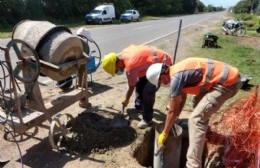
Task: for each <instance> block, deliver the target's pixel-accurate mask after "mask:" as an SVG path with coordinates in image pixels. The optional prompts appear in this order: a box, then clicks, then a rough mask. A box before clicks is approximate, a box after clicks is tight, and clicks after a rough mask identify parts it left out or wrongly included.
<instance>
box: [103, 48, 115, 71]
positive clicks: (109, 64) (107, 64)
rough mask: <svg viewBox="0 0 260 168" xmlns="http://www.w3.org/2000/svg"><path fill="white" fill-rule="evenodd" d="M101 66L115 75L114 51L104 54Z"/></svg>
mask: <svg viewBox="0 0 260 168" xmlns="http://www.w3.org/2000/svg"><path fill="white" fill-rule="evenodd" d="M101 64H102V67H103V69H104V70H105V71H106V72H107V73H109V74H111V75H112V76H115V73H116V53H114V52H112V53H109V54H107V55H105V56H104V58H103V60H102V63H101Z"/></svg>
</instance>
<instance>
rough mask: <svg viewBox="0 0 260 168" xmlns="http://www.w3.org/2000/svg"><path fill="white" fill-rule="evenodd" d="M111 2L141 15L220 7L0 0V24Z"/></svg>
mask: <svg viewBox="0 0 260 168" xmlns="http://www.w3.org/2000/svg"><path fill="white" fill-rule="evenodd" d="M102 3H113V4H114V6H115V9H116V17H117V18H118V17H119V15H120V14H121V13H122V12H123V11H124V10H126V9H130V8H133V9H137V10H138V11H139V12H140V13H141V15H142V16H144V15H151V16H166V15H176V14H193V13H198V12H211V11H221V10H224V8H223V7H215V6H212V5H208V6H205V5H204V4H203V3H202V2H201V1H200V0H0V28H5V27H10V26H13V25H15V24H16V23H17V22H19V21H21V20H24V19H31V20H49V21H69V20H82V21H83V20H84V16H85V14H86V13H89V12H90V11H91V10H93V9H94V7H95V6H97V5H99V4H102Z"/></svg>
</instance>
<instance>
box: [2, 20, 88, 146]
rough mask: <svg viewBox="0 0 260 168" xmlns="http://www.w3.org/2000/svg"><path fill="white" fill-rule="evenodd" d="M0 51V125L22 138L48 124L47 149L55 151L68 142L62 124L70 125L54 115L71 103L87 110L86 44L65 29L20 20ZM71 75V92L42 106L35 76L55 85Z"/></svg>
mask: <svg viewBox="0 0 260 168" xmlns="http://www.w3.org/2000/svg"><path fill="white" fill-rule="evenodd" d="M0 52H4V53H5V61H1V64H0V65H1V67H2V72H1V74H2V75H3V77H2V78H1V90H0V94H1V95H3V96H1V97H0V99H1V103H0V121H4V122H1V123H4V124H8V125H9V126H10V127H11V128H12V129H13V130H15V132H16V133H17V134H23V133H25V132H26V131H27V130H28V129H30V128H32V127H35V126H37V125H39V124H40V123H42V122H44V121H45V120H48V121H49V122H50V130H49V141H50V144H51V146H52V147H53V149H56V150H59V149H60V143H61V140H62V138H68V136H67V135H68V133H69V128H70V127H69V126H68V124H69V125H70V126H72V125H73V123H74V122H73V121H74V119H73V116H72V115H71V114H68V113H63V114H61V113H59V112H61V111H62V110H64V109H65V108H66V107H68V106H71V105H72V104H74V103H76V102H77V101H79V105H80V106H81V107H84V108H88V107H90V106H91V104H90V103H89V101H88V97H89V95H90V92H89V91H88V85H87V69H86V65H87V64H88V63H89V60H90V58H89V56H88V53H89V46H88V43H86V40H85V39H84V37H82V36H77V35H73V34H72V32H71V31H70V30H69V29H68V28H67V27H65V26H57V25H55V24H53V23H50V22H48V21H32V20H24V21H21V22H19V23H18V24H17V25H16V26H15V28H14V30H13V34H12V39H11V41H10V42H9V43H8V44H7V46H6V47H3V46H0ZM14 60H17V61H15V63H13V61H14ZM72 74H77V75H76V78H77V80H76V82H75V84H74V87H73V88H74V89H73V90H72V91H71V92H68V93H66V94H65V93H64V94H63V95H62V97H63V99H62V101H60V100H61V99H60V97H59V95H57V96H56V95H55V96H54V97H53V99H54V100H51V103H50V102H44V101H43V100H44V98H43V94H42V92H41V87H40V84H39V83H40V82H39V81H38V78H39V76H45V77H48V78H50V79H52V80H54V81H61V80H64V79H66V78H68V77H69V76H71V75H72ZM7 86H10V87H7ZM21 86H23V88H22V87H21ZM53 102H55V103H53ZM61 137H62V138H61Z"/></svg>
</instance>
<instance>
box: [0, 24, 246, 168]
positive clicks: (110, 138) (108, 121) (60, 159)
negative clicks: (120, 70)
mask: <svg viewBox="0 0 260 168" xmlns="http://www.w3.org/2000/svg"><path fill="white" fill-rule="evenodd" d="M221 22H222V20H210V21H206V22H203V23H201V24H199V25H194V26H192V27H189V28H186V29H185V30H183V31H182V34H181V37H180V42H179V47H178V52H177V58H176V62H178V61H180V60H182V59H184V58H186V57H190V56H192V53H189V50H188V48H189V47H191V46H194V44H195V42H196V41H197V40H198V39H202V37H203V35H204V34H206V33H208V32H211V31H214V29H215V28H214V27H215V26H213V25H216V27H218V26H219V25H221V24H220V23H221ZM176 38H177V35H176V34H173V35H169V36H168V37H165V38H162V39H160V40H157V41H155V42H153V43H151V45H154V46H157V47H159V48H161V49H163V50H165V51H167V52H168V53H170V54H171V55H173V54H174V50H175V44H176ZM241 43H242V42H241ZM249 43H251V42H250V41H249ZM93 81H94V82H93V83H91V84H90V89H91V91H92V93H93V94H92V96H91V97H90V99H89V101H90V103H92V107H91V108H89V109H87V110H86V109H83V108H81V107H79V106H78V103H75V104H74V105H72V106H70V107H68V108H66V110H64V111H63V112H62V113H70V114H72V115H73V116H74V117H75V120H76V127H75V129H74V130H73V135H72V138H71V139H70V140H69V141H67V142H66V143H63V144H62V145H63V146H65V147H66V150H63V151H61V152H57V151H53V150H52V149H51V147H50V144H49V141H48V130H49V125H50V124H49V123H48V122H44V123H43V124H42V125H39V127H36V128H33V129H31V130H29V131H28V132H27V133H26V134H25V135H23V136H17V137H16V140H17V141H18V144H19V148H20V151H21V154H19V150H18V147H17V145H16V143H14V142H11V141H13V138H12V136H11V135H10V134H5V133H4V128H3V127H2V126H0V138H1V139H0V160H10V162H9V163H8V164H7V165H5V166H4V167H5V168H13V167H22V165H23V166H24V167H37V168H47V167H55V168H56V167H65V168H72V167H73V168H74V167H82V168H83V167H91V168H99V167H102V168H103V167H106V168H115V167H121V168H124V167H127V168H139V167H149V166H150V167H151V166H152V152H153V151H152V148H149V147H151V146H152V145H153V143H154V142H153V136H154V133H153V132H154V129H153V128H149V129H145V130H140V129H138V128H137V124H138V122H139V121H140V120H141V114H139V113H137V112H136V111H135V110H134V108H133V107H134V104H133V100H134V95H133V96H132V98H131V101H130V104H129V105H128V108H127V109H126V112H125V114H124V117H122V116H120V115H119V113H120V112H121V110H122V109H121V101H122V100H123V99H124V94H125V90H126V88H127V81H126V78H125V76H124V75H121V76H117V77H115V78H112V77H110V76H108V75H107V74H106V73H104V71H103V69H102V68H99V70H98V71H97V72H95V73H94V74H93ZM43 90H44V92H43V95H44V99H45V101H46V102H47V101H50V99H51V98H52V97H53V96H54V95H59V94H61V95H62V94H64V93H63V92H61V91H60V90H59V89H58V88H55V83H54V82H51V83H49V84H48V86H43ZM166 105H167V89H166V88H162V89H160V91H159V92H158V93H157V98H156V104H155V107H154V109H155V110H154V111H155V114H154V125H156V123H160V122H163V121H164V119H165V112H166V110H165V107H166ZM189 109H190V108H189V105H187V107H185V109H184V112H183V113H182V115H181V118H187V117H188V116H189ZM117 121H121V122H120V123H121V124H122V123H123V125H124V124H126V126H124V127H119V128H118V127H117V125H116V124H117ZM127 124H129V125H127ZM0 167H1V166H0Z"/></svg>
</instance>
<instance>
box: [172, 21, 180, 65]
mask: <svg viewBox="0 0 260 168" xmlns="http://www.w3.org/2000/svg"><path fill="white" fill-rule="evenodd" d="M181 26H182V19H181V20H180V24H179V31H178V37H177V41H176V45H175V51H174V55H173V59H172V65H174V64H175V60H176V55H177V49H178V45H179V40H180V34H181Z"/></svg>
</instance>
